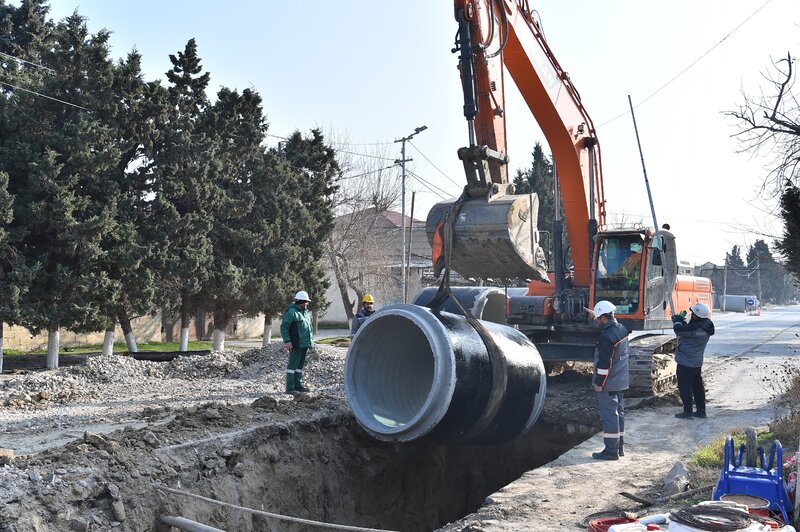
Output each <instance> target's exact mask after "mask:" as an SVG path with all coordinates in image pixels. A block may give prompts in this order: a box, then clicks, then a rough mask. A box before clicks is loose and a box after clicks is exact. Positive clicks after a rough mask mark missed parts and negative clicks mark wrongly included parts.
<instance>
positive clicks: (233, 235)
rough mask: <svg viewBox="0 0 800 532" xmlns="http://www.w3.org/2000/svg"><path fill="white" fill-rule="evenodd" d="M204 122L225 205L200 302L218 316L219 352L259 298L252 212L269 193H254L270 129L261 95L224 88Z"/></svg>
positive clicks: (214, 234)
mask: <svg viewBox="0 0 800 532" xmlns="http://www.w3.org/2000/svg"><path fill="white" fill-rule="evenodd" d="M205 122H206V123H207V125H206V127H205V130H206V134H207V135H208V136H209V137H216V140H215V143H216V144H217V145H218V146H219V147H220V148H219V152H218V154H217V158H216V160H215V164H214V165H213V167H212V173H211V175H212V177H213V178H214V180H215V182H216V183H217V186H218V187H219V190H220V197H219V198H218V200H219V202H220V203H221V204H222V206H221V207H220V208H219V215H218V216H216V217H215V219H214V221H213V227H212V230H211V234H210V237H211V244H212V249H213V253H212V260H211V264H210V268H209V272H208V278H207V280H206V281H205V283H204V284H203V288H202V290H201V292H200V294H198V301H199V302H201V304H202V306H203V308H205V309H207V310H211V311H212V312H213V314H214V349H216V350H221V349H224V338H225V329H226V327H227V326H228V324H229V323H230V322H231V320H232V319H234V318H235V317H236V316H237V315H238V314H239V312H240V311H244V310H246V309H247V308H248V305H247V301H248V300H249V299H251V298H253V296H254V294H253V293H251V292H250V291H249V290H250V289H251V288H250V287H252V285H253V283H254V282H256V281H257V279H258V277H259V272H258V270H257V268H256V264H254V263H255V262H256V260H257V259H256V256H255V254H254V253H253V251H254V250H260V249H261V246H262V243H261V242H260V239H261V236H260V235H259V234H258V233H257V232H256V231H254V228H253V226H252V225H251V223H250V220H251V218H250V216H249V214H250V212H251V210H252V209H253V207H254V204H255V201H256V200H255V195H256V193H258V194H264V193H265V192H268V191H265V190H258V191H256V190H253V185H254V180H253V174H254V173H255V172H256V171H257V169H258V167H257V164H258V162H259V160H260V158H261V157H262V148H261V143H262V141H263V140H264V133H265V131H266V123H265V120H264V117H263V112H262V108H261V97H260V96H259V95H258V94H257V93H255V92H253V91H251V90H249V89H248V90H245V91H244V92H243V93H242V94H241V95H240V94H239V93H237V92H236V91H231V90H230V89H222V90H221V91H220V92H219V94H218V97H217V101H216V103H215V104H214V106H213V107H212V108H210V109H209V110H208V111H207V113H206V117H205ZM248 314H253V312H249V313H248Z"/></svg>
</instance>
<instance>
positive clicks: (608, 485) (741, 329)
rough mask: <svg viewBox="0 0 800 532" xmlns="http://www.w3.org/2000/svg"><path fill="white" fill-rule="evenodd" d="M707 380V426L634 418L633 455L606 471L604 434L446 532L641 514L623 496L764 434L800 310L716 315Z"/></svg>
mask: <svg viewBox="0 0 800 532" xmlns="http://www.w3.org/2000/svg"><path fill="white" fill-rule="evenodd" d="M713 319H714V322H715V324H716V330H717V334H716V335H715V336H714V337H713V338H712V340H711V342H709V344H708V348H707V351H706V356H707V358H706V363H705V365H704V374H705V381H706V388H707V395H708V398H709V404H708V419H703V420H701V419H693V420H680V419H676V418H675V417H673V414H674V413H676V412H679V411H680V410H679V408H677V407H671V408H666V407H662V408H655V409H651V408H646V409H640V410H635V411H632V412H630V413H629V414H628V415H627V416H626V434H625V444H626V449H625V452H626V455H625V457H624V458H622V459H620V461H618V462H598V461H596V460H592V459H591V453H592V451H598V450H600V449H601V448H602V447H603V443H602V438H601V437H600V435H596V436H595V437H593V438H590V439H589V440H587V441H586V442H584V443H583V444H581V445H579V446H577V447H575V448H573V449H572V450H570V451H569V452H567V453H565V454H563V455H562V456H560V457H559V458H558V459H557V460H555V461H553V462H551V463H549V464H547V465H546V466H544V467H540V468H538V469H536V470H533V471H530V472H528V473H526V474H524V475H523V476H522V477H521V478H520V479H519V480H517V481H516V482H513V483H511V484H510V485H508V486H506V487H505V488H503V489H501V490H500V491H498V492H496V493H494V494H492V495H491V496H490V497H489V498H488V499H487V502H486V503H485V504H484V505H483V507H482V508H481V509H480V510H479V511H478V512H477V513H475V514H472V515H470V516H467V517H466V518H464V519H462V520H460V521H458V522H457V523H454V524H452V525H449V526H447V527H443V528H442V530H447V531H456V530H481V531H486V532H488V531H501V530H502V531H510V530H519V531H522V530H526V531H529V530H586V528H585V525H583V526H582V525H580V524H579V523H582V522H583V520H584V518H585V517H586V516H587V515H589V514H593V513H596V512H601V511H604V510H613V509H619V510H634V509H636V508H637V505H636V503H634V502H632V501H629V500H627V499H624V498H623V497H621V496H619V495H618V494H619V492H621V491H627V492H631V493H636V492H637V491H640V490H644V489H647V488H648V487H650V486H651V485H652V483H653V481H658V479H661V478H663V477H664V475H665V474H666V473H667V472H668V471H669V469H670V468H671V467H672V466H673V465H674V464H675V463H676V462H677V461H679V460H681V459H684V458H686V457H687V456H688V455H689V454H690V453H691V452H692V451H694V449H695V448H696V447H698V446H699V445H702V444H705V443H708V442H709V441H711V440H712V439H713V438H715V437H716V436H718V435H721V434H726V433H728V432H729V431H730V430H731V429H733V428H735V427H748V426H765V425H766V424H767V423H768V422H769V420H770V419H771V418H772V417H773V414H774V408H775V407H774V405H773V404H772V402H771V399H772V398H773V395H774V391H775V389H776V386H779V383H780V379H781V376H782V373H781V371H780V367H781V364H782V363H784V362H786V361H787V360H789V359H790V358H792V357H793V358H794V360H795V361H796V360H797V358H798V353H800V337H798V333H800V307H797V306H794V307H776V308H770V309H767V310H765V311H764V312H763V313H762V315H761V316H746V315H744V314H735V313H727V314H721V313H717V314H716V315H715V316H714V317H713Z"/></svg>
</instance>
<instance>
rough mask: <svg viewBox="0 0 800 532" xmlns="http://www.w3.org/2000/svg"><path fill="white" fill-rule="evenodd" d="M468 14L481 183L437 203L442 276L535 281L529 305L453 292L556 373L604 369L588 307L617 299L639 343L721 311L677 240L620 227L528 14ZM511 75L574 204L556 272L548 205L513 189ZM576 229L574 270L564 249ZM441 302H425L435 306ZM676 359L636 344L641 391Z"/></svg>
mask: <svg viewBox="0 0 800 532" xmlns="http://www.w3.org/2000/svg"><path fill="white" fill-rule="evenodd" d="M455 16H456V20H457V22H458V34H457V38H456V47H455V49H454V52H459V70H460V73H461V82H462V88H463V93H464V116H465V117H466V119H467V123H468V131H469V145H468V146H466V147H463V148H460V149H459V150H458V156H459V158H460V159H461V160H462V161H463V164H464V169H465V172H466V177H467V185H466V187H465V188H464V192H463V194H462V195H461V197H460V198H458V199H457V200H454V201H445V202H441V203H439V204H437V205H436V206H434V207H433V209H431V211H430V213H429V215H428V219H427V224H426V225H427V232H428V238H429V240H430V242H431V245H432V246H433V250H434V255H433V260H434V269H435V270H436V271H437V272H438V271H444V274H445V279H449V271H450V270H451V269H452V270H453V271H456V272H458V273H459V274H460V275H462V276H463V277H465V278H473V279H484V280H485V279H487V278H491V279H494V280H503V279H505V280H506V281H505V283H503V284H506V285H508V284H510V283H511V282H512V280H513V279H520V278H522V279H528V280H529V282H528V287H527V290H524V293H521V294H520V293H516V292H518V291H519V290H515V289H505V290H503V289H498V288H488V287H487V288H483V289H479V290H477V291H476V289H475V288H451V292H452V294H453V295H454V296H455V297H456V298H457V299H459V301H460V302H462V303H464V304H465V306H467V307H468V308H474V309H478V310H477V311H475V312H478V313H479V314H480V315H478V316H476V317H477V318H479V319H483V320H486V321H495V322H498V323H505V324H508V325H513V326H516V327H517V328H518V329H519V330H521V331H522V332H524V333H525V335H526V336H528V337H529V338H530V339H531V340H532V341H533V342H534V344H535V345H536V347H537V349H538V350H539V352H540V354H541V356H542V359H543V360H544V361H545V362H558V361H576V360H584V361H590V360H592V356H593V351H594V342H595V339H596V336H597V330H596V329H595V327H594V324H593V323H592V320H590V319H589V318H588V316H587V313H586V311H585V309H586V308H592V307H593V305H594V303H596V302H597V301H600V300H603V299H605V300H608V301H611V302H612V303H613V304H615V305H616V317H617V319H618V320H619V321H620V323H622V324H623V325H625V326H626V327H627V328H628V330H629V331H654V332H655V331H658V332H662V331H663V330H665V329H671V328H672V322H671V319H670V316H671V314H675V313H679V312H680V311H682V310H688V308H689V307H690V306H691V305H692V304H694V303H695V302H698V301H699V302H703V303H706V304H707V305H708V306H709V308H710V307H711V282H710V280H708V279H706V278H700V277H692V276H689V275H678V260H677V254H676V248H675V238H674V236H673V235H672V233H670V232H669V231H667V230H663V229H658V228H657V229H655V230H654V229H651V228H645V227H641V226H639V225H635V226H630V227H619V228H610V227H608V225H607V220H606V199H605V196H604V189H603V166H602V158H601V152H600V142H599V140H598V138H597V131H596V128H595V125H594V123H593V122H592V119H591V118H590V116H589V114H588V113H587V111H586V109H585V108H584V106H583V104H582V103H581V99H580V96H579V94H578V91H577V90H576V89H575V87H574V86H573V84H572V82H571V81H570V78H569V76H568V75H567V73H566V72H565V71H564V70H563V69H562V68H561V66H560V65H559V64H558V61H556V59H555V56H554V55H553V53H552V51H551V50H550V47H549V46H548V44H547V41H546V40H545V38H544V35H543V33H542V31H541V28H540V26H539V24H538V23H537V22H536V20H535V19H534V17H533V14H532V11H531V9H530V7H529V5H528V2H527V1H526V0H479V1H478V0H455ZM506 72H507V73H509V74H510V75H511V77H512V79H513V81H514V82H515V84H516V86H517V88H518V89H519V91H520V93H521V94H522V97H523V99H524V100H525V102H526V103H527V106H528V108H529V109H530V111H531V113H532V114H533V116H534V117H535V119H536V121H537V123H538V124H539V126H540V128H541V130H542V132H543V133H544V135H545V137H546V139H547V142H548V144H549V147H550V149H551V152H552V156H553V167H554V171H553V173H554V183H553V186H554V192H555V197H556V202H555V203H556V205H558V204H559V203H562V204H563V211H564V220H563V221H562V220H561V219H560V216H559V215H560V213H559V211H558V208H556V213H555V221H554V223H553V227H552V238H551V239H550V240H551V243H552V252H553V253H552V255H553V257H554V260H553V262H554V264H553V265H552V267H550V268H548V265H547V263H546V262H547V261H546V260H545V256H546V255H545V253H544V251H543V249H542V247H541V245H540V241H539V234H540V233H539V227H537V219H538V208H539V202H538V197H537V195H536V194H525V195H515V194H514V187H513V185H512V184H511V182H510V181H509V171H508V163H509V157H508V154H507V150H506V109H505V88H504V83H505V75H506ZM564 222H566V231H567V237H568V242H569V249H570V254H571V257H572V263H571V264H567V261H566V259H565V253H564V250H563V249H562V247H563V246H562V245H561V242H562V233H563V224H564ZM547 229H550V228H547ZM548 270H550V271H548ZM447 282H448V283H449V280H447ZM431 290H432V289H428V292H429V293H428V294H426V293H425V291H423V292H422V293H420V295H418V297H417V301H415V303H418V304H424V303H425V302H426V299H427V300H429V299H430V298H431V295H432V293H430V291H431ZM462 298H463V301H462ZM479 301H480V304H477V302H479ZM503 303H504V304H503ZM674 347H675V337H674V336H673V335H671V334H640V335H639V336H636V337H635V338H633V340H632V341H631V368H632V370H631V377H632V379H631V380H632V388H634V389H635V390H638V391H640V392H644V393H647V392H653V391H660V389H662V388H663V387H664V386H665V385H666V383H668V382H669V381H670V380H671V379H672V378H673V376H674V362H673V359H672V353H673V352H674Z"/></svg>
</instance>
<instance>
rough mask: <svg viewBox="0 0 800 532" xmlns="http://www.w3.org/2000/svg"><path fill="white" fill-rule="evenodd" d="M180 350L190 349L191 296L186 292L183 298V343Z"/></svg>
mask: <svg viewBox="0 0 800 532" xmlns="http://www.w3.org/2000/svg"><path fill="white" fill-rule="evenodd" d="M178 350H179V351H181V352H186V351H188V350H189V296H188V295H186V294H184V295H183V297H182V298H181V345H180V347H179V348H178Z"/></svg>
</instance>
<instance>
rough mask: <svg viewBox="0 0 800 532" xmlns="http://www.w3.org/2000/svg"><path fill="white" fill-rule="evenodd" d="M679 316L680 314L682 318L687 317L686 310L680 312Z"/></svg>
mask: <svg viewBox="0 0 800 532" xmlns="http://www.w3.org/2000/svg"><path fill="white" fill-rule="evenodd" d="M678 316H680V317H681V318H686V311H685V310H682V311H680V312H679V313H678Z"/></svg>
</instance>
